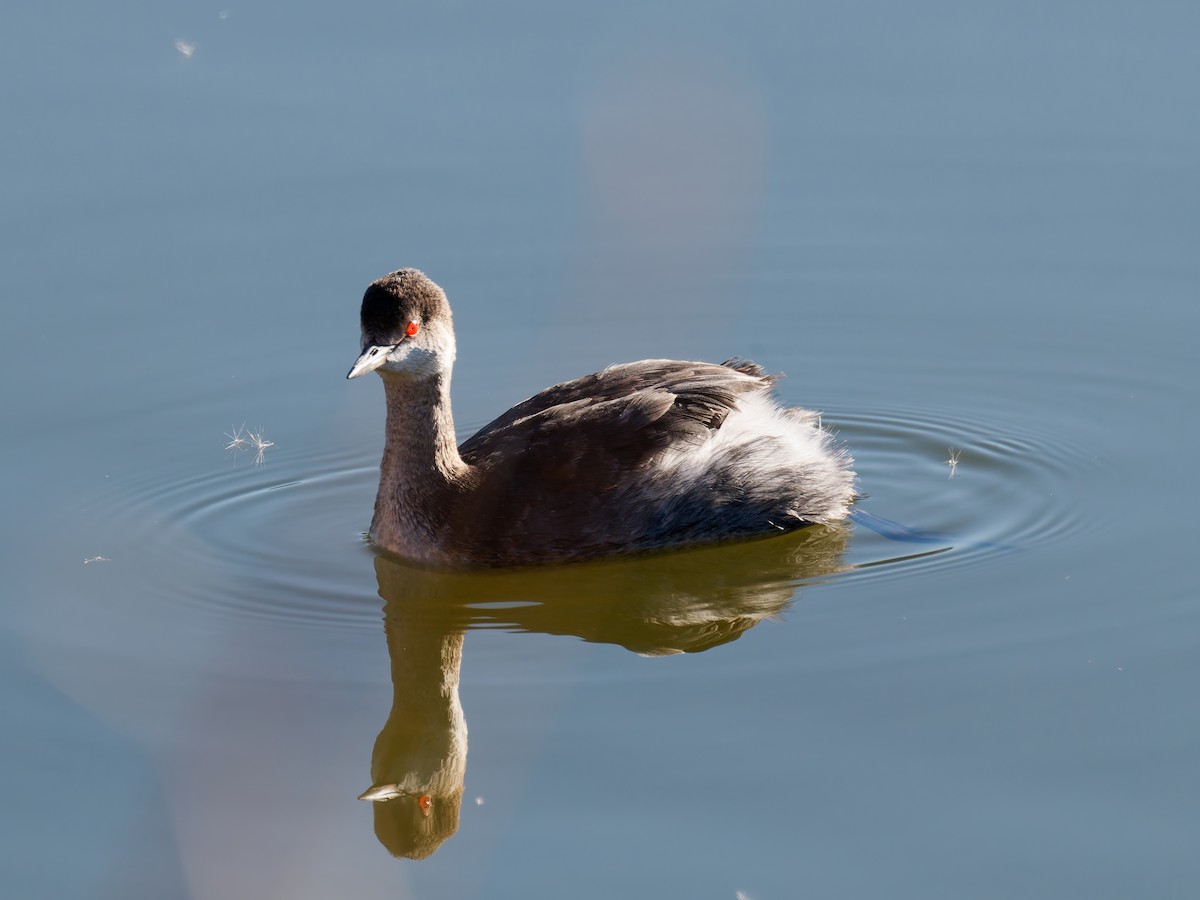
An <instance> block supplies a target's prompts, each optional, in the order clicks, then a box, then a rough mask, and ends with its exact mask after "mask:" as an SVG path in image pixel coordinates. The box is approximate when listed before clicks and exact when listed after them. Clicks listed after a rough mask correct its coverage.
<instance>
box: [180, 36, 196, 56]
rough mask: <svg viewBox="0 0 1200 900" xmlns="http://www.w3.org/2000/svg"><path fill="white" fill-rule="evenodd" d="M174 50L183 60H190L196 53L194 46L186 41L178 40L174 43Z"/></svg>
mask: <svg viewBox="0 0 1200 900" xmlns="http://www.w3.org/2000/svg"><path fill="white" fill-rule="evenodd" d="M175 49H176V50H178V51H179V55H180V56H182V57H183V58H184V59H191V58H192V56H193V54H195V52H196V45H195V44H189V43H188V42H187V41H185V40H183V39H182V38H180V39H179V40H177V41H176V42H175Z"/></svg>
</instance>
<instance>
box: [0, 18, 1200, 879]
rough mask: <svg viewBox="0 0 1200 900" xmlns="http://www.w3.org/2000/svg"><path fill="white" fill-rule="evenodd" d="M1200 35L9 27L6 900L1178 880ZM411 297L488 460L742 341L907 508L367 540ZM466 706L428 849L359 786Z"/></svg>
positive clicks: (1106, 22)
mask: <svg viewBox="0 0 1200 900" xmlns="http://www.w3.org/2000/svg"><path fill="white" fill-rule="evenodd" d="M1198 39H1200V7H1196V6H1194V5H1191V4H1184V3H1169V2H1151V3H1145V4H1141V5H1136V6H1134V5H1128V4H1113V3H1100V4H1094V3H1093V4H1082V3H1063V4H1058V5H1055V6H1053V7H1047V6H1045V5H1044V4H1043V5H1037V4H1007V5H993V6H989V7H980V6H962V5H958V4H947V3H937V2H928V0H920V2H918V3H915V4H907V5H903V6H900V5H895V4H886V3H878V2H865V3H858V4H840V5H825V6H807V7H806V6H794V5H792V6H788V5H784V4H779V5H770V4H745V3H741V4H737V5H734V4H716V3H708V4H699V5H698V4H691V3H690V4H682V3H668V4H661V5H658V6H656V7H654V8H652V9H650V8H642V7H640V6H637V5H634V4H619V3H618V4H605V5H595V6H592V7H587V8H584V7H572V6H569V5H568V6H564V5H561V4H518V5H509V6H506V7H503V8H500V7H494V6H489V5H485V4H469V3H447V4H441V5H438V6H436V7H429V6H424V7H421V6H416V7H410V6H405V5H387V4H379V3H367V4H362V5H359V6H357V7H354V8H349V9H347V8H339V7H337V6H334V5H314V4H307V3H299V4H265V5H257V6H253V7H246V8H242V7H238V6H229V7H227V8H222V7H220V6H214V7H201V6H195V5H192V4H179V5H175V6H162V5H160V4H148V3H147V4H133V3H125V4H117V5H115V6H113V5H107V6H104V7H100V6H93V5H87V4H79V3H68V4H65V5H63V4H60V5H58V6H55V7H48V6H45V5H43V4H33V3H25V2H18V3H15V4H10V7H9V8H8V9H6V12H5V16H4V26H3V28H2V29H0V74H2V75H3V77H2V78H0V97H2V99H3V106H2V109H3V111H4V120H5V124H6V127H5V129H4V132H5V139H4V141H0V171H2V172H3V173H4V175H3V177H2V178H0V210H2V211H3V212H2V215H0V239H2V241H3V246H4V247H5V253H4V287H5V290H4V293H3V300H2V301H0V302H2V304H3V306H2V308H3V319H2V327H0V378H2V380H0V384H3V388H2V390H3V400H4V409H5V422H6V427H5V428H4V429H3V430H2V431H0V449H2V452H3V457H2V459H3V463H4V464H3V467H2V468H0V472H2V473H3V476H2V478H3V496H4V498H5V502H4V504H3V510H4V512H3V513H0V523H2V524H3V526H4V528H3V534H4V537H5V540H4V542H3V545H2V546H3V551H2V552H3V559H2V560H0V562H2V564H3V571H4V573H5V578H4V588H5V589H4V592H3V596H2V598H0V709H3V710H4V714H5V719H6V726H5V728H4V730H3V734H4V739H3V740H0V796H2V797H3V798H4V803H3V808H4V813H3V816H0V823H2V827H3V833H2V837H3V840H0V885H2V886H3V891H2V893H3V894H4V896H6V897H7V896H12V897H21V898H40V897H47V898H60V897H97V898H101V897H103V898H108V897H113V898H116V897H121V898H126V897H140V896H146V897H186V898H207V897H220V898H225V897H242V896H262V897H267V896H272V897H273V896H278V897H288V898H305V897H314V898H315V897H329V896H356V897H362V898H369V897H389V898H395V897H410V896H411V897H420V898H425V897H447V898H450V897H453V898H464V897H509V896H524V897H547V898H550V897H561V896H564V895H570V896H573V897H580V898H590V897H597V898H599V897H605V898H607V897H613V896H630V897H643V896H645V897H725V898H734V897H736V896H737V892H739V891H740V892H742V894H743V895H744V896H746V897H749V898H752V900H770V898H781V897H807V896H813V897H823V898H859V897H888V898H910V897H911V898H921V900H927V898H938V897H946V898H952V897H953V898H959V897H972V898H1011V897H1017V896H1019V897H1023V898H1043V897H1044V898H1062V897H1089V898H1127V897H1181V898H1182V897H1189V896H1192V894H1193V893H1194V891H1195V885H1196V884H1197V883H1198V882H1200V864H1198V863H1197V862H1196V857H1195V852H1194V845H1195V843H1196V840H1195V839H1196V835H1197V834H1198V833H1200V816H1198V815H1197V812H1196V810H1197V809H1200V783H1198V781H1197V777H1196V774H1195V763H1194V760H1195V758H1196V753H1197V749H1198V748H1200V726H1198V725H1197V722H1196V718H1195V716H1194V715H1193V714H1192V713H1191V710H1192V708H1193V706H1194V697H1195V696H1196V693H1197V688H1198V687H1200V684H1198V682H1200V663H1198V662H1197V659H1198V658H1200V656H1198V654H1197V653H1196V644H1197V637H1196V636H1197V635H1198V634H1200V603H1198V601H1197V597H1198V596H1200V591H1198V590H1197V587H1198V586H1200V578H1198V577H1197V574H1196V569H1195V568H1194V567H1192V566H1191V564H1190V563H1188V559H1189V558H1190V557H1189V556H1188V549H1189V547H1190V541H1189V539H1188V538H1187V535H1189V534H1192V533H1194V531H1195V528H1194V524H1193V518H1194V516H1193V514H1192V511H1191V503H1190V500H1191V498H1192V497H1194V496H1196V493H1197V491H1196V488H1197V484H1196V481H1197V477H1196V472H1197V469H1196V466H1195V462H1194V457H1195V451H1196V448H1197V447H1198V445H1200V440H1198V438H1200V429H1198V427H1197V424H1196V420H1195V417H1194V416H1193V415H1192V411H1193V410H1195V409H1196V408H1198V407H1197V399H1198V396H1197V394H1198V390H1197V385H1198V384H1200V364H1198V363H1197V362H1196V359H1197V356H1196V352H1195V349H1194V347H1193V344H1194V343H1195V337H1196V335H1197V334H1200V312H1198V307H1197V304H1196V302H1195V299H1196V295H1197V287H1198V285H1200V257H1198V256H1197V254H1196V247H1197V236H1198V234H1200V120H1198V119H1197V117H1196V116H1195V114H1194V110H1195V109H1196V108H1197V107H1198V106H1200V102H1198V101H1200V97H1198V96H1197V93H1198V87H1200V63H1198V62H1197V59H1198V58H1200V57H1198V55H1197V54H1196V52H1195V47H1196V45H1197V41H1198ZM409 265H411V266H418V267H420V268H422V269H424V270H425V271H427V272H428V273H429V274H430V276H431V277H433V278H434V279H435V280H436V281H438V282H439V283H440V284H441V285H442V286H443V287H444V288H445V289H446V291H447V293H448V295H449V297H450V299H451V302H452V303H453V304H454V309H455V317H456V326H457V329H458V349H459V362H458V365H457V367H456V370H455V390H454V400H455V414H456V421H457V423H458V425H459V427H460V429H461V431H462V434H463V436H464V437H465V436H467V435H468V434H469V433H470V432H471V431H472V430H473V429H474V428H476V427H478V426H479V425H481V424H483V423H484V422H486V421H488V420H490V419H491V418H492V417H493V416H494V415H496V414H497V413H498V412H500V411H502V410H503V409H505V408H507V407H508V406H509V405H511V404H513V403H515V402H517V401H519V400H520V399H522V398H524V397H526V396H528V395H530V394H531V393H533V392H535V391H537V390H539V389H540V388H542V387H544V386H546V385H549V384H551V383H554V382H556V381H560V380H563V379H566V378H570V377H574V376H576V375H579V374H583V373H586V372H589V371H593V370H595V369H597V368H600V367H603V366H605V365H608V364H610V363H613V362H618V361H624V360H630V359H638V358H643V357H676V358H684V359H711V360H721V359H725V358H727V357H730V356H734V355H740V356H744V357H749V358H752V359H754V360H755V361H756V362H759V363H760V364H762V365H763V366H764V367H766V368H767V369H768V370H771V371H783V372H785V373H787V376H788V377H787V378H786V379H785V380H783V381H782V382H781V383H780V387H779V392H780V395H781V397H782V398H783V399H784V400H785V401H786V402H788V403H789V404H803V405H806V406H809V407H812V408H816V409H820V410H822V412H823V416H824V421H825V422H826V423H827V424H829V425H831V426H832V427H834V428H835V429H836V430H837V431H838V433H839V436H840V439H841V440H843V441H844V442H845V443H846V445H847V446H848V447H849V448H850V450H851V452H852V453H853V454H854V456H855V459H856V469H857V471H858V473H859V477H860V487H861V489H862V491H863V493H864V494H865V498H864V500H863V501H862V503H861V508H862V509H863V510H864V511H866V513H868V514H870V515H871V516H876V517H880V518H882V519H884V520H888V521H890V522H894V523H896V525H897V528H896V530H895V531H894V532H892V533H889V532H888V529H886V528H885V529H883V532H884V533H879V532H878V531H876V530H873V529H872V528H870V527H864V526H863V525H862V524H861V522H859V523H851V524H850V525H848V526H847V527H846V528H845V529H826V530H821V531H813V532H812V533H811V534H807V535H802V536H798V537H796V538H788V539H783V540H781V541H768V542H761V543H755V544H750V545H743V546H741V547H730V548H722V549H720V550H716V551H708V552H704V553H693V554H679V555H674V556H669V557H663V558H658V559H650V560H641V561H636V562H632V563H621V564H600V565H597V566H591V567H583V568H579V569H573V570H570V571H558V572H554V571H551V572H541V573H526V574H523V575H520V576H504V577H500V578H497V579H483V580H479V579H478V578H471V577H465V576H435V575H432V574H430V573H423V572H420V571H417V570H409V569H407V568H405V567H404V566H403V565H401V564H399V563H397V562H395V561H392V560H389V559H387V558H386V557H379V556H377V554H376V553H375V552H374V551H373V549H372V548H371V546H370V545H369V543H368V542H367V541H366V540H365V538H364V536H363V532H364V531H365V530H366V528H367V527H368V525H369V520H370V513H371V505H372V502H373V498H374V493H375V487H376V478H377V470H376V466H377V463H378V459H379V454H380V451H381V448H382V438H383V402H382V396H381V390H380V388H379V385H378V384H377V383H375V382H374V380H371V379H360V380H359V381H355V382H350V383H347V382H346V381H345V380H344V377H343V376H344V374H345V371H346V369H347V367H348V366H349V365H350V363H351V362H352V361H353V359H354V357H355V356H356V355H357V352H358V349H359V348H358V324H357V304H358V300H359V298H360V297H361V293H362V290H363V288H364V287H365V286H366V284H367V283H369V282H370V281H371V280H372V279H374V278H376V277H378V276H379V275H381V274H383V273H384V272H386V271H389V270H391V269H394V268H398V267H400V266H409ZM239 430H240V433H241V434H242V435H243V436H245V435H246V434H248V433H249V432H251V431H252V432H254V433H255V434H257V435H259V436H260V438H261V439H262V441H263V442H264V443H265V442H270V446H266V447H264V449H263V454H262V458H261V460H259V461H258V462H256V461H255V455H256V453H255V451H254V450H253V449H252V450H250V451H248V452H239V451H238V450H237V449H234V450H227V449H225V445H226V444H228V443H230V438H229V437H226V434H227V433H228V434H231V435H237V434H239ZM950 460H954V461H955V464H954V465H953V466H952V465H950ZM872 521H875V520H872ZM913 536H920V537H922V538H923V539H924V540H923V541H921V542H913V541H911V540H904V539H898V538H905V537H909V538H911V537H913ZM460 638H461V670H459V668H458V667H452V668H453V669H454V671H453V672H452V673H450V674H449V675H447V673H444V672H440V671H436V666H434V667H430V666H429V665H427V664H426V663H425V662H424V660H425V659H426V656H427V655H428V654H430V653H432V652H433V651H434V650H436V649H437V648H439V647H443V646H446V647H454V646H457V645H458V644H457V642H458V641H459V639H460ZM454 677H461V682H460V683H459V685H458V687H457V696H458V698H459V699H460V700H461V707H462V713H463V721H464V722H465V729H466V732H467V733H468V734H469V740H468V750H467V752H466V753H465V756H462V757H461V758H460V757H454V756H453V754H450V755H448V756H446V759H448V760H455V759H457V760H458V762H457V763H455V765H459V764H461V765H465V775H463V776H462V777H463V780H462V783H461V785H460V788H461V795H458V797H457V799H452V798H451V799H448V798H446V797H443V796H441V795H438V796H436V797H435V798H434V801H433V802H434V809H435V813H434V815H432V816H430V817H428V818H425V817H421V816H420V814H419V813H412V816H411V818H412V821H413V822H415V823H416V825H415V826H413V827H414V828H416V829H417V830H418V832H421V829H424V831H423V832H421V833H422V834H425V835H426V843H425V844H424V845H422V846H423V847H424V850H425V851H428V852H427V853H426V855H425V856H424V858H422V859H410V858H407V857H401V858H395V857H393V855H392V852H395V851H396V849H397V844H396V841H395V840H394V834H395V833H394V832H389V831H386V829H385V830H384V831H383V832H382V833H377V826H378V824H379V820H378V819H377V818H376V817H377V816H395V820H396V821H400V819H401V818H402V817H403V815H409V813H411V810H412V807H411V805H410V807H407V808H406V807H404V806H403V804H404V803H407V802H410V801H409V800H405V799H403V798H402V799H400V800H397V801H394V805H392V806H390V807H384V806H382V805H380V804H372V803H369V802H364V801H360V800H358V799H356V798H357V796H358V795H359V794H360V793H361V792H363V791H364V789H366V788H368V787H370V786H372V784H373V783H374V781H375V780H376V779H375V774H377V773H374V772H373V761H372V760H373V753H374V755H375V768H376V769H378V770H379V771H385V770H386V771H387V772H390V773H391V774H392V775H395V774H396V773H397V772H399V773H401V774H403V772H405V771H409V770H411V771H416V769H417V768H419V767H420V765H428V764H429V761H430V758H427V757H421V758H420V759H418V757H419V756H420V754H419V753H418V751H417V750H414V749H413V747H414V746H418V744H419V742H418V744H413V743H412V741H413V739H412V737H411V736H412V735H414V734H415V735H417V736H418V737H422V738H428V740H429V741H430V742H432V743H437V741H443V740H445V741H449V742H450V743H453V741H452V740H451V739H452V738H453V739H457V738H459V737H461V730H462V728H460V727H459V726H458V725H453V726H451V725H447V724H446V723H447V721H449V720H448V719H446V710H445V709H444V708H443V707H441V706H438V705H437V704H436V703H432V701H430V702H428V703H425V702H424V701H421V700H420V698H422V697H425V698H428V697H430V696H436V697H442V698H444V700H443V701H438V702H446V703H448V702H449V700H448V699H445V698H449V697H451V696H452V695H454V693H455V692H454V690H453V688H452V687H448V686H447V685H449V684H450V683H451V682H452V681H453V678H454ZM447 679H449V680H447ZM443 687H444V688H445V690H442V689H441V688H443ZM414 698H415V699H414ZM422 703H424V705H422ZM451 718H452V717H451ZM381 748H382V749H381ZM439 759H440V757H439ZM405 766H408V769H405ZM451 768H453V766H451ZM460 774H461V772H460ZM451 780H452V781H453V779H451ZM405 809H408V810H409V812H407V813H405V812H403V811H404V810H405ZM381 810H382V811H381ZM447 818H450V819H453V820H454V821H453V824H454V827H453V828H452V829H443V831H442V832H439V833H438V834H437V835H436V836H435V837H430V836H429V835H430V834H431V833H432V832H431V829H432V823H440V822H444V821H446V820H447ZM396 827H397V828H400V827H401V826H400V825H397V826H396ZM404 827H407V826H404ZM389 841H391V843H389ZM389 851H392V852H389ZM423 852H424V851H423Z"/></svg>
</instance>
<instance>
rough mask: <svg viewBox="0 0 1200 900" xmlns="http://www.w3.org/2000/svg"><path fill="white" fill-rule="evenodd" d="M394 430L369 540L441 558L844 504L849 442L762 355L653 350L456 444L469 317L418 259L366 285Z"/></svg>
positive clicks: (623, 547) (731, 532)
mask: <svg viewBox="0 0 1200 900" xmlns="http://www.w3.org/2000/svg"><path fill="white" fill-rule="evenodd" d="M362 339H363V351H362V354H361V355H360V357H359V359H358V361H357V362H356V363H355V366H354V368H352V369H351V371H350V374H349V375H348V376H347V377H351V378H352V377H357V376H358V375H361V374H363V373H365V372H367V371H372V370H375V371H378V372H379V374H380V375H381V376H382V378H383V382H384V390H385V394H386V397H387V425H386V429H387V431H386V441H385V449H384V455H383V461H382V463H381V466H380V484H379V494H378V496H377V498H376V503H375V515H374V519H373V521H372V526H371V537H372V539H373V540H374V541H375V542H376V543H377V544H379V545H380V546H382V547H383V548H385V549H387V550H390V551H392V552H395V553H397V554H399V555H401V556H404V557H406V558H408V559H411V560H414V561H417V562H421V563H426V564H431V565H437V566H450V567H507V566H521V565H538V564H545V563H555V562H566V561H571V560H578V559H588V558H595V557H600V556H610V555H619V554H629V553H638V552H646V551H653V550H665V549H671V548H677V547H684V546H689V545H697V544H711V543H716V542H719V541H727V540H737V539H747V538H754V537H765V536H768V535H771V534H779V533H781V532H786V531H791V530H794V529H796V528H799V527H802V526H805V525H811V524H816V523H823V522H833V521H837V520H840V519H842V518H844V517H845V516H846V515H847V513H848V512H849V507H850V504H851V503H852V501H853V499H854V474H853V472H851V471H850V464H851V460H850V457H849V455H848V454H847V453H846V452H845V451H844V450H843V449H841V448H840V447H837V446H836V445H835V444H834V441H833V439H832V437H831V436H830V434H829V433H828V432H827V431H825V430H824V429H823V428H822V427H821V426H820V424H819V422H818V419H817V416H816V414H815V413H812V412H810V411H808V410H803V409H797V408H783V407H781V406H780V405H779V404H778V403H777V402H776V401H775V399H774V397H773V395H772V383H773V381H774V378H773V377H771V376H767V375H765V374H764V373H763V370H762V369H760V368H759V367H758V366H756V365H754V364H753V363H750V362H745V361H740V360H729V361H727V362H725V363H723V364H721V365H715V364H712V363H703V362H682V361H675V360H643V361H641V362H635V363H627V364H623V365H616V366H611V367H609V368H607V369H605V370H604V371H602V372H597V373H595V374H592V375H587V376H584V377H583V378H578V379H575V380H574V381H569V382H565V383H563V384H558V385H555V386H553V387H550V388H547V389H546V390H544V391H542V392H540V393H538V394H536V395H534V396H533V397H530V398H529V399H528V400H525V401H523V402H521V403H519V404H517V405H516V406H514V407H513V408H512V409H510V410H508V411H507V412H505V413H504V414H502V415H501V416H499V417H498V418H497V419H495V420H494V421H492V422H490V423H489V424H487V425H485V426H484V427H483V428H481V429H480V430H479V431H478V432H477V433H476V434H475V435H473V436H472V437H470V438H469V439H467V440H466V441H464V442H463V444H462V445H461V446H456V445H455V436H454V424H453V417H452V416H451V411H450V374H451V369H452V366H453V361H454V332H453V324H452V317H451V313H450V307H449V304H448V302H447V301H446V299H445V295H444V294H443V293H442V291H441V289H440V288H438V287H437V286H436V285H435V284H433V282H431V281H430V280H429V279H428V278H426V277H425V276H424V275H423V274H422V273H420V272H418V271H416V270H414V269H402V270H400V271H398V272H393V273H392V274H390V275H387V276H385V277H384V278H381V279H379V280H378V281H376V282H375V283H373V284H372V285H371V286H370V287H369V288H368V289H367V292H366V294H365V295H364V297H363V306H362Z"/></svg>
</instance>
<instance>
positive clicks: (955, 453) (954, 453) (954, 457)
mask: <svg viewBox="0 0 1200 900" xmlns="http://www.w3.org/2000/svg"><path fill="white" fill-rule="evenodd" d="M946 449H947V450H948V451H949V453H950V458H949V459H947V460H946V465H948V466H949V467H950V475H949V476H948V477H949V478H953V477H954V476H955V475H957V474H958V458H959V457H960V456H962V450H955V449H954V448H953V447H947V448H946Z"/></svg>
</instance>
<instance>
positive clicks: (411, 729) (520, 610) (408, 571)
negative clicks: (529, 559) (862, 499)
mask: <svg viewBox="0 0 1200 900" xmlns="http://www.w3.org/2000/svg"><path fill="white" fill-rule="evenodd" d="M848 535H849V530H848V528H847V527H846V526H845V525H817V526H812V527H810V528H806V529H802V530H800V531H797V532H794V533H792V534H789V535H785V536H782V537H779V538H773V539H770V540H764V541H756V542H751V543H740V544H734V545H724V546H718V547H713V548H708V549H701V550H692V551H688V552H682V553H672V554H666V555H661V556H651V557H641V558H636V559H626V560H610V561H601V562H593V563H581V564H577V565H572V566H563V567H556V568H552V569H527V570H519V571H509V572H483V573H446V572H437V571H430V570H426V569H420V568H416V567H413V566H411V565H409V564H407V563H404V562H401V561H400V560H398V559H396V558H394V557H391V556H387V555H383V554H380V555H378V556H376V558H375V573H376V576H377V577H378V580H379V595H380V596H381V597H382V598H383V600H384V624H385V629H386V633H387V645H388V655H389V656H390V658H391V668H392V692H393V693H392V709H391V713H390V714H389V715H388V719H387V722H386V723H385V724H384V726H383V730H382V731H380V733H379V737H378V738H376V740H375V748H374V751H373V752H372V754H371V779H372V784H371V787H370V788H368V789H367V790H366V791H364V792H363V793H362V794H361V795H360V797H359V799H361V800H368V801H371V802H372V805H373V806H374V814H375V834H376V836H377V837H378V838H379V841H380V843H382V844H383V845H384V847H386V848H387V849H388V851H389V852H391V853H392V854H393V855H394V856H398V857H399V856H403V857H409V858H412V859H422V858H424V857H427V856H429V855H430V854H432V853H433V852H434V851H435V850H437V849H438V847H439V846H441V844H442V842H443V841H445V840H446V838H448V837H450V835H452V834H454V832H455V831H456V830H457V829H458V820H459V812H460V809H461V807H462V796H463V782H464V778H465V776H466V769H467V724H466V719H465V718H464V717H463V711H462V705H461V703H460V702H459V698H458V683H459V671H460V668H461V666H462V651H463V638H464V637H465V635H466V632H467V631H468V630H470V629H471V628H497V627H500V628H507V629H508V630H510V631H515V632H538V633H544V634H561V635H573V636H575V637H578V638H582V639H583V640H585V641H590V642H593V643H604V644H618V645H620V646H622V647H625V648H626V649H628V650H631V651H633V652H634V653H638V654H641V655H643V656H665V655H669V654H675V653H699V652H702V651H704V650H709V649H711V648H713V647H717V646H720V645H722V644H727V643H729V642H730V641H734V640H736V639H737V638H739V637H741V635H742V634H744V633H745V632H746V631H748V630H749V629H750V628H753V627H754V626H755V625H757V624H758V623H759V622H761V621H762V620H763V619H766V618H770V617H772V616H775V615H777V614H779V613H780V612H782V611H783V610H784V609H786V608H787V606H788V604H789V603H790V602H791V600H792V597H793V596H794V594H795V591H796V586H797V582H799V581H802V580H807V579H813V578H819V577H821V576H824V575H829V574H832V573H835V572H838V571H841V570H842V569H844V568H846V566H845V564H844V563H843V562H842V554H843V552H844V550H845V547H846V540H847V537H848Z"/></svg>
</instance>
